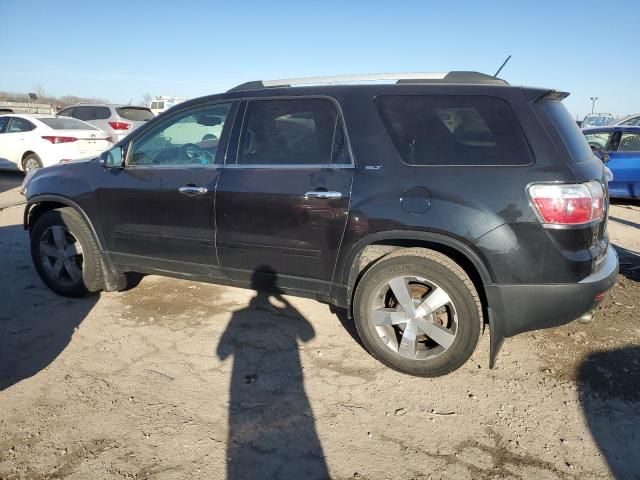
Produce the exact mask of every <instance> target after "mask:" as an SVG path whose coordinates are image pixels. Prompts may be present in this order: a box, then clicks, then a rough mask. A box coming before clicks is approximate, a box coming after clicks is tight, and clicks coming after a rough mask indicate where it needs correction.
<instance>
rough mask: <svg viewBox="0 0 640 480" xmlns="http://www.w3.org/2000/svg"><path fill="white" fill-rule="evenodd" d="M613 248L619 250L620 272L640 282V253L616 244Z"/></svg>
mask: <svg viewBox="0 0 640 480" xmlns="http://www.w3.org/2000/svg"><path fill="white" fill-rule="evenodd" d="M613 248H615V249H616V252H618V260H619V262H620V273H621V274H622V275H624V276H625V277H627V278H628V279H630V280H635V281H636V282H640V255H638V254H637V253H636V252H634V251H632V250H628V249H626V248H623V247H620V246H618V245H614V246H613Z"/></svg>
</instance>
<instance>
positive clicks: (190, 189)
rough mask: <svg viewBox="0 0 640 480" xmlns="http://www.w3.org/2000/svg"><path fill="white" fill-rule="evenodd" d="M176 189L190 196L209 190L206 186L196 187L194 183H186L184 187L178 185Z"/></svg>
mask: <svg viewBox="0 0 640 480" xmlns="http://www.w3.org/2000/svg"><path fill="white" fill-rule="evenodd" d="M178 191H179V192H180V193H183V194H185V195H188V196H190V197H193V196H195V195H204V194H205V193H208V192H209V190H208V189H207V188H206V187H196V186H194V185H186V186H184V187H180V188H179V189H178Z"/></svg>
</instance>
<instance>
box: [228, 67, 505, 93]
mask: <svg viewBox="0 0 640 480" xmlns="http://www.w3.org/2000/svg"><path fill="white" fill-rule="evenodd" d="M379 81H395V83H445V84H446V83H463V84H464V83H466V84H485V85H509V84H508V83H507V82H506V81H504V80H502V79H500V78H496V77H492V76H491V75H487V74H485V73H479V72H465V71H455V72H445V73H426V72H422V73H421V72H414V73H373V74H366V75H335V76H329V77H304V78H285V79H282V80H254V81H251V82H246V83H242V84H240V85H238V86H236V87H233V88H232V89H230V90H228V91H229V92H239V91H243V90H257V89H261V88H275V87H294V86H299V85H317V84H327V83H351V82H379Z"/></svg>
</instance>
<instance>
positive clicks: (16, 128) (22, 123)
mask: <svg viewBox="0 0 640 480" xmlns="http://www.w3.org/2000/svg"><path fill="white" fill-rule="evenodd" d="M34 128H36V126H35V125H34V124H33V123H31V122H30V121H29V120H25V119H24V118H15V117H14V119H13V120H12V121H11V124H10V125H9V130H8V132H7V133H16V132H30V131H31V130H33V129H34Z"/></svg>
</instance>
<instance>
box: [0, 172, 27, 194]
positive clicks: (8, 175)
mask: <svg viewBox="0 0 640 480" xmlns="http://www.w3.org/2000/svg"><path fill="white" fill-rule="evenodd" d="M22 180H24V174H23V173H22V172H12V171H6V170H0V193H3V192H6V191H7V190H11V189H12V188H16V187H19V186H20V185H21V184H22Z"/></svg>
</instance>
